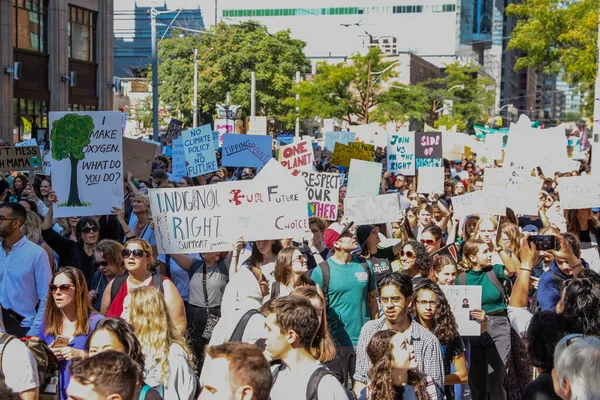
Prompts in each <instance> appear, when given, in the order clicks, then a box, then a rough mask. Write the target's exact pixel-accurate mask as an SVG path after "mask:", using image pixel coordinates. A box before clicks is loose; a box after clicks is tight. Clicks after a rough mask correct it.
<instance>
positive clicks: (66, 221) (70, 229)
mask: <svg viewBox="0 0 600 400" xmlns="http://www.w3.org/2000/svg"><path fill="white" fill-rule="evenodd" d="M44 219H45V218H44ZM80 219H81V217H68V218H58V222H57V223H58V225H59V226H60V227H61V228H62V231H61V232H60V235H61V236H62V237H64V238H65V239H71V240H72V241H74V242H76V241H77V235H76V234H75V228H76V227H77V223H78V222H79V220H80Z"/></svg>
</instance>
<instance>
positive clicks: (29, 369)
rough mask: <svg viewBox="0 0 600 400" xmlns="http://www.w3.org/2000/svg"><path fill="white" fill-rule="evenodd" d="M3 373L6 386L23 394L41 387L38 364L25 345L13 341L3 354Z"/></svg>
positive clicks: (16, 340)
mask: <svg viewBox="0 0 600 400" xmlns="http://www.w3.org/2000/svg"><path fill="white" fill-rule="evenodd" d="M2 372H3V373H4V377H5V381H6V386H8V387H9V388H10V389H11V390H12V391H13V392H15V393H21V392H24V391H26V390H31V389H33V388H36V387H38V386H40V383H39V377H38V369H37V362H36V361H35V358H34V357H33V354H31V351H29V349H28V348H27V346H26V345H25V343H23V342H21V341H20V340H19V339H13V340H11V341H10V342H9V343H8V344H7V345H6V347H5V349H4V351H3V353H2Z"/></svg>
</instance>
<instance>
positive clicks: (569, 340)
mask: <svg viewBox="0 0 600 400" xmlns="http://www.w3.org/2000/svg"><path fill="white" fill-rule="evenodd" d="M584 337H585V335H583V334H581V333H572V334H570V335H567V336H565V337H564V338H562V339H561V340H560V342H559V343H561V342H562V343H566V344H567V347H569V346H570V345H571V343H572V342H573V340H574V339H579V338H584Z"/></svg>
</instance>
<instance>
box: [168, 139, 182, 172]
mask: <svg viewBox="0 0 600 400" xmlns="http://www.w3.org/2000/svg"><path fill="white" fill-rule="evenodd" d="M171 166H172V168H171V175H170V177H169V181H171V182H177V181H179V180H180V179H181V178H182V177H184V176H186V170H185V147H184V145H183V138H182V137H181V136H179V138H177V139H173V160H172V162H171Z"/></svg>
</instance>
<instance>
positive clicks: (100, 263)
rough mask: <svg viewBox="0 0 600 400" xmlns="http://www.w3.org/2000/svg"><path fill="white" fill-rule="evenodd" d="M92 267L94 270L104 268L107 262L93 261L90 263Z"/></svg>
mask: <svg viewBox="0 0 600 400" xmlns="http://www.w3.org/2000/svg"><path fill="white" fill-rule="evenodd" d="M92 265H93V266H94V267H96V268H98V267H100V266H103V267H106V266H107V265H108V261H95V262H93V263H92Z"/></svg>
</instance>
